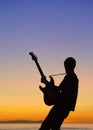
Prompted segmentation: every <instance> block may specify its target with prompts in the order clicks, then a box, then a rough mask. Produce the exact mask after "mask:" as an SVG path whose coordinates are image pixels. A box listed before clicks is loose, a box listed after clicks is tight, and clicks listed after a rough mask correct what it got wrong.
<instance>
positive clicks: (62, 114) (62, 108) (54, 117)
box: [39, 57, 79, 130]
mask: <svg viewBox="0 0 93 130" xmlns="http://www.w3.org/2000/svg"><path fill="white" fill-rule="evenodd" d="M75 66H76V61H75V59H74V58H72V57H68V58H67V59H66V60H65V61H64V67H65V71H66V75H65V77H64V79H63V81H62V82H61V83H60V85H59V86H58V87H57V90H59V92H60V93H59V96H58V97H59V98H58V99H57V101H56V102H55V104H54V105H53V107H52V108H51V110H50V112H49V114H48V115H47V117H46V118H45V120H44V121H43V123H42V124H41V127H40V129H39V130H50V129H51V130H60V127H61V125H62V123H63V121H64V119H65V118H67V117H68V115H69V113H70V111H74V110H75V106H76V100H77V95H78V82H79V80H78V78H77V76H76V74H75V72H74V69H75ZM41 82H43V83H45V79H44V78H41ZM47 82H48V81H47Z"/></svg>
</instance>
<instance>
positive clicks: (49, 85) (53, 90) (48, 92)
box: [29, 52, 59, 106]
mask: <svg viewBox="0 0 93 130" xmlns="http://www.w3.org/2000/svg"><path fill="white" fill-rule="evenodd" d="M29 55H31V56H32V60H34V61H35V63H36V66H37V68H38V70H39V72H40V75H41V78H42V79H44V81H43V82H42V83H44V84H45V87H41V86H39V88H40V90H41V91H42V92H43V97H44V102H45V104H46V105H48V106H51V105H54V104H55V102H56V100H57V98H58V95H59V92H58V89H57V87H56V86H55V85H54V80H53V78H52V77H51V76H50V82H48V81H47V80H46V77H45V75H44V73H43V71H42V69H41V67H40V65H39V63H38V60H37V57H36V56H35V55H34V54H33V53H32V52H30V53H29Z"/></svg>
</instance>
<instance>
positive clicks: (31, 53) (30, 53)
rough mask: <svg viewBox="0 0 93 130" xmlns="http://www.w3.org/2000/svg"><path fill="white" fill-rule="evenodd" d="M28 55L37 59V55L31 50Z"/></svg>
mask: <svg viewBox="0 0 93 130" xmlns="http://www.w3.org/2000/svg"><path fill="white" fill-rule="evenodd" d="M29 55H30V56H32V60H34V61H37V56H36V55H35V54H34V53H33V52H29Z"/></svg>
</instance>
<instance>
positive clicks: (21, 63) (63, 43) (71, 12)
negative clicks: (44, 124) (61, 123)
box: [0, 0, 93, 123]
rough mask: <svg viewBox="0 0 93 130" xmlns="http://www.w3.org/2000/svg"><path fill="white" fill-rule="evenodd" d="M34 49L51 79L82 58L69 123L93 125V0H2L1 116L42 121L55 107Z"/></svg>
mask: <svg viewBox="0 0 93 130" xmlns="http://www.w3.org/2000/svg"><path fill="white" fill-rule="evenodd" d="M29 51H33V52H34V53H35V54H36V55H37V56H38V60H39V63H40V65H41V66H42V69H43V71H44V73H45V75H46V76H47V79H49V77H48V76H49V74H54V73H61V72H64V71H65V70H64V66H63V62H64V60H65V58H67V57H69V56H72V57H74V58H75V59H76V61H77V67H76V69H75V72H76V73H77V75H78V78H79V95H78V100H77V105H76V111H75V112H71V113H70V115H69V117H68V118H67V119H66V120H65V122H89V123H90V122H92V123H93V0H0V120H15V119H28V120H42V119H44V118H45V116H46V115H47V113H48V111H49V110H50V108H51V107H48V106H46V105H45V104H44V102H43V94H42V92H41V91H40V90H39V88H38V86H39V85H40V84H41V83H40V78H41V77H40V74H39V72H38V70H37V68H36V65H35V63H34V61H32V59H31V57H30V56H29V55H28V53H29ZM54 79H55V84H56V85H59V83H60V82H61V80H62V79H63V76H58V77H54ZM41 85H42V84H41Z"/></svg>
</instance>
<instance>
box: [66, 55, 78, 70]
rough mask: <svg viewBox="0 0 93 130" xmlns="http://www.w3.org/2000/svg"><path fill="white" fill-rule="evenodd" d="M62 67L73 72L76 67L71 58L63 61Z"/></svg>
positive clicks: (74, 61)
mask: <svg viewBox="0 0 93 130" xmlns="http://www.w3.org/2000/svg"><path fill="white" fill-rule="evenodd" d="M64 65H65V67H66V68H68V69H70V70H73V69H74V68H75V66H76V60H75V59H74V58H73V57H68V58H67V59H66V60H65V61H64Z"/></svg>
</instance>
